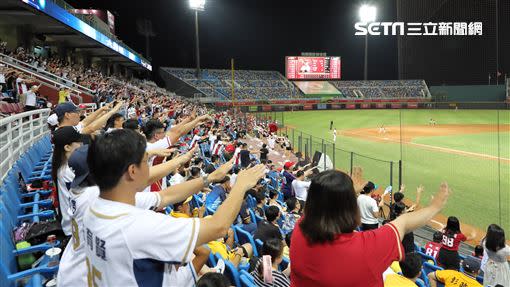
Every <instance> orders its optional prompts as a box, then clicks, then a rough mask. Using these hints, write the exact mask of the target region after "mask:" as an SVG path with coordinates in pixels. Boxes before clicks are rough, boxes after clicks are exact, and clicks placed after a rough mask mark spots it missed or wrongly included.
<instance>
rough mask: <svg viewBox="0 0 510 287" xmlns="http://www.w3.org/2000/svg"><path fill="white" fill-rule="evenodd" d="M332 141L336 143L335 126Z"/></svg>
mask: <svg viewBox="0 0 510 287" xmlns="http://www.w3.org/2000/svg"><path fill="white" fill-rule="evenodd" d="M333 142H335V143H336V128H335V129H334V130H333Z"/></svg>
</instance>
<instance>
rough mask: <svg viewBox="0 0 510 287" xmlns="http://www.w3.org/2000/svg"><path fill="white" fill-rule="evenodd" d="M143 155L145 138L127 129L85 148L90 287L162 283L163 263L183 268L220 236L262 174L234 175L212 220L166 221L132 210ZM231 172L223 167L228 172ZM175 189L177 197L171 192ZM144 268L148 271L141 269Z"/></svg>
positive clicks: (257, 170)
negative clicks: (90, 190) (91, 195)
mask: <svg viewBox="0 0 510 287" xmlns="http://www.w3.org/2000/svg"><path fill="white" fill-rule="evenodd" d="M145 150H146V146H145V139H144V138H143V137H142V136H141V135H139V134H137V133H136V132H133V131H130V130H116V131H113V132H111V133H109V134H106V135H105V136H103V137H99V138H98V139H96V140H95V141H94V142H93V144H92V145H91V147H90V148H89V153H88V163H89V167H90V171H91V173H92V174H93V176H94V178H95V179H96V182H97V184H98V186H99V189H100V195H99V198H98V199H97V200H95V201H94V203H93V204H92V205H91V207H90V208H89V209H88V210H87V212H86V214H85V217H84V219H83V225H84V228H85V230H86V234H88V235H90V236H91V237H92V238H93V239H92V240H91V241H87V246H86V247H87V248H86V257H87V265H88V266H89V267H90V268H93V269H94V270H97V272H95V273H94V274H93V275H92V276H93V277H92V278H91V280H93V282H94V283H95V284H96V285H99V286H117V285H123V286H133V285H142V286H143V285H146V284H149V283H151V282H152V283H151V284H154V282H156V283H157V284H158V285H160V284H162V282H164V280H165V278H169V276H172V273H173V272H174V271H172V272H169V271H171V270H175V269H174V268H175V266H174V265H173V264H172V265H167V263H165V262H172V263H174V264H186V263H188V262H189V261H190V259H191V254H192V252H191V251H192V250H194V249H195V248H196V247H198V246H200V245H202V244H204V243H207V242H209V241H211V240H215V239H216V238H219V237H222V236H223V235H224V234H226V233H227V231H228V229H229V227H230V225H231V224H232V222H233V221H234V219H235V217H236V216H237V214H238V212H239V207H240V205H241V202H242V200H243V197H244V193H245V192H246V191H247V190H248V189H250V188H251V187H253V186H254V185H255V184H256V183H257V181H258V180H259V179H260V178H262V177H263V175H264V167H263V166H261V165H259V166H256V167H254V168H251V169H249V170H246V171H242V172H240V173H239V176H238V179H237V183H236V185H235V186H234V187H233V188H232V193H231V194H230V196H229V197H228V198H227V199H226V200H225V202H224V203H223V204H222V205H221V206H220V207H219V208H218V210H217V211H216V213H215V214H214V215H213V216H212V217H209V218H203V219H198V218H193V219H186V218H172V217H169V216H166V215H163V214H159V213H154V212H152V211H147V210H142V209H138V208H136V207H135V206H134V203H135V195H136V193H137V192H140V191H142V190H143V189H144V188H145V186H147V177H148V175H149V172H148V165H147V155H146V151H145ZM231 167H232V162H229V166H228V169H230V168H231ZM228 169H227V170H228ZM211 176H212V175H209V177H207V178H200V179H196V180H192V181H187V182H185V183H183V184H181V185H177V186H176V187H170V188H169V189H168V190H169V193H165V194H162V195H161V200H162V201H163V200H167V198H172V201H173V202H178V201H182V200H184V199H186V198H188V197H189V196H190V195H191V194H193V193H194V192H196V191H197V190H199V189H201V188H202V187H203V186H204V185H207V184H208V182H209V181H210V180H211V181H216V180H218V178H212V177H211ZM220 176H221V177H223V176H224V174H223V175H221V174H220ZM178 187H179V188H180V189H181V190H182V191H183V192H181V193H178V192H175V191H173V192H171V191H172V189H174V190H175V189H177V188H178ZM147 242H151V244H146V243H147ZM92 245H94V246H95V247H94V246H92ZM90 247H94V248H92V250H91V249H90ZM126 250H129V251H130V252H127V253H126V252H125V251H126ZM147 263H150V265H151V266H152V267H151V268H149V269H147ZM140 272H143V273H144V276H141V275H142V274H141V273H140ZM147 272H148V273H147ZM147 275H150V276H147ZM166 280H168V279H166ZM166 282H168V281H166Z"/></svg>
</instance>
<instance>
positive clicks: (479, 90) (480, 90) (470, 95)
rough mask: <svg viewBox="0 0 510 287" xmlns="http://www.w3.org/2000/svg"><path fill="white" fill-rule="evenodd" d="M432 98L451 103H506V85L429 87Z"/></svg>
mask: <svg viewBox="0 0 510 287" xmlns="http://www.w3.org/2000/svg"><path fill="white" fill-rule="evenodd" d="M429 89H430V93H431V94H432V98H433V99H436V100H437V101H449V102H504V101H505V99H506V92H505V86H504V85H498V86H496V85H492V86H489V85H485V86H481V85H472V86H429Z"/></svg>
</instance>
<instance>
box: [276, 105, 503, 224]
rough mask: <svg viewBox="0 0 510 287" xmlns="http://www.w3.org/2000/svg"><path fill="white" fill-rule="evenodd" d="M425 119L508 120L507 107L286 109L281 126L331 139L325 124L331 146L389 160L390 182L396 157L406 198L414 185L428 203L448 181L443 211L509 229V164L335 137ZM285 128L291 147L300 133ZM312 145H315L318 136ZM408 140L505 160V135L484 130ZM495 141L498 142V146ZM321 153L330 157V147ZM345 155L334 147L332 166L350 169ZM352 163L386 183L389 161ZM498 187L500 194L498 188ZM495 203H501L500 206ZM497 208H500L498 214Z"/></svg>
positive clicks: (449, 121)
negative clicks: (420, 187) (421, 187)
mask: <svg viewBox="0 0 510 287" xmlns="http://www.w3.org/2000/svg"><path fill="white" fill-rule="evenodd" d="M430 118H433V119H435V120H436V121H437V122H438V124H439V125H441V124H487V125H497V123H498V119H499V123H500V124H502V125H503V124H510V111H508V110H506V111H500V112H499V115H498V112H497V111H494V110H458V111H453V110H361V111H360V110H354V111H306V112H286V113H285V114H284V124H285V125H287V126H292V127H295V128H296V129H297V130H299V131H302V132H304V133H306V134H303V138H309V135H312V136H313V137H318V138H319V137H320V138H324V139H325V140H326V142H327V141H332V138H333V136H332V132H331V131H330V130H329V123H330V121H331V120H333V121H334V126H335V127H336V128H337V130H338V132H339V136H338V137H337V140H336V144H335V147H336V148H339V149H343V150H346V151H349V152H351V151H352V152H355V153H357V154H361V155H364V156H367V157H371V158H376V159H381V160H385V161H393V162H394V166H393V175H394V177H393V179H394V182H393V184H394V185H397V184H398V181H397V180H398V176H397V174H398V161H399V160H400V159H402V162H403V170H402V180H403V182H404V183H405V184H406V186H407V191H408V194H407V196H408V197H409V198H411V199H413V200H414V199H415V189H416V187H417V186H418V185H419V184H423V185H424V186H425V187H426V195H425V196H424V197H423V202H424V203H428V201H429V199H430V195H432V194H433V193H434V192H435V191H436V190H437V187H438V186H439V184H440V182H441V181H444V180H446V181H448V182H449V184H450V186H451V188H452V190H453V194H452V196H451V199H450V201H449V203H448V206H447V208H446V210H445V211H444V212H443V214H444V215H447V216H448V215H456V216H458V217H459V218H460V219H461V221H463V222H466V223H469V224H472V225H475V226H477V227H479V228H481V229H485V228H486V227H487V225H488V224H490V223H501V224H502V226H503V227H504V228H506V230H510V164H509V163H508V162H505V161H497V160H491V159H486V158H481V157H473V156H466V155H461V154H454V153H447V152H441V151H437V150H429V149H424V148H423V147H419V146H415V145H400V144H399V143H394V142H378V141H370V140H365V139H361V138H354V137H349V136H343V135H341V131H342V130H348V129H357V128H371V127H373V128H374V129H377V128H378V127H379V126H380V125H381V124H384V125H385V126H399V125H400V124H402V126H403V127H404V129H405V126H406V125H407V126H409V125H427V124H428V121H429V119H430ZM297 130H294V132H292V131H291V130H288V134H289V137H290V138H293V139H294V143H295V147H296V148H297V141H298V138H299V136H300V134H301V133H300V132H298V131H297ZM313 141H314V142H316V143H315V144H314V145H313V147H314V149H318V150H320V149H321V145H320V144H317V143H318V142H320V141H319V140H318V139H316V138H313ZM413 143H418V144H426V145H429V146H435V147H442V148H448V149H454V150H459V151H465V152H472V153H477V154H482V155H489V156H498V153H499V155H500V157H502V158H510V133H509V132H500V133H499V139H498V133H496V132H486V133H479V134H462V135H448V136H429V137H417V138H415V139H414V140H413ZM498 143H499V144H498ZM326 153H327V154H328V155H330V157H331V155H332V145H327V148H326ZM350 160H351V159H350V153H348V152H343V151H339V150H337V151H336V153H335V162H336V166H337V168H340V169H343V170H347V171H348V169H349V168H350ZM353 162H354V165H355V166H362V167H363V169H364V171H365V177H366V178H367V179H372V180H374V181H375V182H376V183H378V184H379V185H381V186H385V185H388V184H389V181H390V180H389V178H390V164H389V163H386V162H381V161H376V160H372V159H369V158H365V157H362V156H356V155H355V156H354V158H353ZM500 191H501V192H500ZM500 206H501V207H500ZM500 210H501V212H500Z"/></svg>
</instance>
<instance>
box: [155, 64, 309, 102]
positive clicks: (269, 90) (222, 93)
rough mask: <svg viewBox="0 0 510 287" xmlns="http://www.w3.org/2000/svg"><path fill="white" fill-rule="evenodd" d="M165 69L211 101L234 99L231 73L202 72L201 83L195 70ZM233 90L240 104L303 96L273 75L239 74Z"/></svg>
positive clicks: (240, 72)
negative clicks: (240, 101) (249, 101)
mask: <svg viewBox="0 0 510 287" xmlns="http://www.w3.org/2000/svg"><path fill="white" fill-rule="evenodd" d="M164 69H165V71H166V72H168V73H170V74H171V75H173V76H174V77H176V78H178V79H180V80H182V81H184V82H185V83H187V84H189V85H190V86H192V87H194V88H196V89H197V90H199V91H201V92H202V93H204V94H205V95H207V96H209V97H216V98H219V99H223V100H231V98H232V92H231V90H232V71H230V70H203V71H202V77H201V78H200V79H199V78H197V77H196V74H195V70H193V69H179V68H164ZM234 89H235V96H236V99H238V100H253V99H256V100H268V99H290V98H296V97H300V96H301V94H300V92H299V90H298V89H297V88H295V86H294V85H293V84H292V83H290V82H289V81H287V79H285V78H284V77H283V76H282V75H281V74H280V73H278V72H274V71H248V70H236V71H235V75H234Z"/></svg>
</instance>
